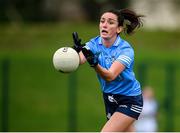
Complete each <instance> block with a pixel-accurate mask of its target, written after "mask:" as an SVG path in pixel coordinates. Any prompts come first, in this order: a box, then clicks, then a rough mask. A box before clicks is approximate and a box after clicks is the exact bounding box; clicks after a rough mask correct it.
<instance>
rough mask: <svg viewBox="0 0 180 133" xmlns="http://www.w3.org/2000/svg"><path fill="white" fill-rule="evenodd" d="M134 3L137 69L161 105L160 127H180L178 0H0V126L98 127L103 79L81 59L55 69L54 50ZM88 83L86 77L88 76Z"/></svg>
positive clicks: (101, 121)
mask: <svg viewBox="0 0 180 133" xmlns="http://www.w3.org/2000/svg"><path fill="white" fill-rule="evenodd" d="M112 8H116V9H121V8H131V9H133V10H135V11H136V12H137V13H138V14H143V15H145V16H146V17H144V27H143V28H141V29H140V30H138V31H137V32H136V33H135V34H134V35H132V36H124V35H122V38H124V39H126V40H128V41H129V42H130V43H131V44H132V46H133V47H134V50H135V68H134V69H135V74H136V77H137V79H138V80H139V81H140V83H141V85H142V88H144V87H145V86H151V87H152V88H153V91H154V96H155V98H156V100H157V103H158V113H157V116H156V118H157V127H158V128H157V131H180V126H179V124H178V123H179V121H180V113H179V112H180V103H179V101H180V97H179V94H180V82H179V81H178V80H179V77H180V69H179V68H180V67H179V66H180V1H179V0H138V1H136V0H0V131H1V132H2V131H15V132H18V131H47V132H50V131H58V132H61V131H85V132H93V131H100V129H101V128H102V126H103V125H104V123H105V122H106V117H105V110H104V105H103V104H104V103H103V99H102V94H101V91H100V85H99V83H98V80H97V78H95V77H96V74H95V72H94V71H93V69H92V68H90V67H89V66H88V64H85V65H83V66H80V67H79V68H78V70H77V71H76V72H74V73H71V74H62V73H59V72H57V71H56V70H55V69H54V67H53V65H52V56H53V54H54V52H55V51H56V50H57V49H58V48H60V47H63V46H72V45H73V43H72V32H74V31H77V32H78V33H79V36H80V38H82V42H87V41H89V39H91V38H92V37H95V36H97V35H98V34H99V29H98V23H99V18H100V15H101V13H102V12H103V11H105V10H108V9H112ZM89 81H91V82H89Z"/></svg>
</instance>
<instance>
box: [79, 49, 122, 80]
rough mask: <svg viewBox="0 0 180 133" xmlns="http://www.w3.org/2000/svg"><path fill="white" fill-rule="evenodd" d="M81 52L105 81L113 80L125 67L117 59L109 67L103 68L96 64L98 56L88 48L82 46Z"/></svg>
mask: <svg viewBox="0 0 180 133" xmlns="http://www.w3.org/2000/svg"><path fill="white" fill-rule="evenodd" d="M82 53H83V55H84V56H85V58H86V60H87V61H88V63H89V64H90V66H91V67H94V68H95V70H96V72H97V73H98V74H99V75H100V76H101V77H102V78H103V79H104V80H106V81H112V80H114V79H115V78H116V77H117V76H118V75H119V74H120V73H121V72H122V71H123V70H124V69H125V66H124V65H123V64H122V63H120V62H119V61H114V63H113V64H112V65H111V67H110V68H109V69H106V68H103V67H102V66H101V65H99V64H98V57H97V56H96V55H94V54H93V53H92V52H91V51H90V50H87V49H86V48H82Z"/></svg>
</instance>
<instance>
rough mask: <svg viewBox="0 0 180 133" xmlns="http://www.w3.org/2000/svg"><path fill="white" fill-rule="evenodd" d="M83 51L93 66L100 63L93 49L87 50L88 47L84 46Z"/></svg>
mask: <svg viewBox="0 0 180 133" xmlns="http://www.w3.org/2000/svg"><path fill="white" fill-rule="evenodd" d="M82 52H83V54H84V56H85V57H86V60H87V61H88V63H89V64H90V66H91V67H95V66H97V64H98V56H97V55H94V54H93V53H92V52H91V50H87V49H86V48H82Z"/></svg>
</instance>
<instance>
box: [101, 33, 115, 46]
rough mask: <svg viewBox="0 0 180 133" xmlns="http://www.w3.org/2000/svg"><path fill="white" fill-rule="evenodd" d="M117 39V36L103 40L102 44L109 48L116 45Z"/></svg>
mask: <svg viewBox="0 0 180 133" xmlns="http://www.w3.org/2000/svg"><path fill="white" fill-rule="evenodd" d="M116 38H117V37H116V36H115V37H112V38H103V39H102V43H103V45H104V46H105V47H107V48H109V47H111V46H112V45H113V44H114V42H115V41H116Z"/></svg>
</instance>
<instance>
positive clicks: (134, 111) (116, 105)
mask: <svg viewBox="0 0 180 133" xmlns="http://www.w3.org/2000/svg"><path fill="white" fill-rule="evenodd" d="M103 97H104V103H105V108H106V116H107V119H110V117H111V116H112V115H113V113H114V112H121V113H123V114H125V115H127V116H130V117H133V118H135V119H138V117H139V115H140V113H141V112H142V108H143V98H142V94H141V95H138V96H124V95H118V94H109V93H103Z"/></svg>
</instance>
